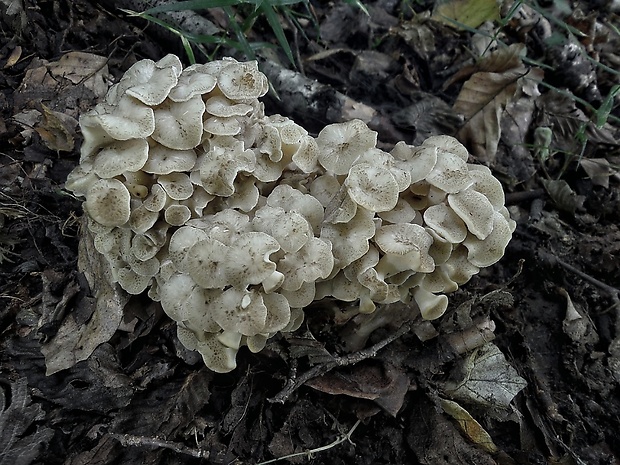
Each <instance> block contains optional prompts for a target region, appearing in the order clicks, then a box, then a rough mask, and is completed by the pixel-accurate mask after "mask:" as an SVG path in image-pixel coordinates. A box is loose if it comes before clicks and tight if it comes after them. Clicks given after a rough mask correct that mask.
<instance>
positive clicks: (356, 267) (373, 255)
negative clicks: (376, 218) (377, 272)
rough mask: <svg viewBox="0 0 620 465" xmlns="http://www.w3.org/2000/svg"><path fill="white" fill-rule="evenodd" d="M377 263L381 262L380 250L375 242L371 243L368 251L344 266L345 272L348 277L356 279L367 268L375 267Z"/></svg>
mask: <svg viewBox="0 0 620 465" xmlns="http://www.w3.org/2000/svg"><path fill="white" fill-rule="evenodd" d="M377 263H379V250H378V249H377V248H376V247H375V246H374V244H370V245H369V247H368V252H366V253H365V254H364V255H363V256H361V257H360V258H358V259H357V260H355V261H354V262H353V263H351V264H350V265H348V266H347V267H346V268H344V269H343V272H344V275H345V276H346V277H347V279H349V280H351V281H355V280H357V279H358V276H359V275H361V274H362V273H363V272H364V271H366V270H367V269H369V268H372V267H374V266H375V265H376V264H377Z"/></svg>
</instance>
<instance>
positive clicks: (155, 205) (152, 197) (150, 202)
mask: <svg viewBox="0 0 620 465" xmlns="http://www.w3.org/2000/svg"><path fill="white" fill-rule="evenodd" d="M167 200H168V194H166V191H165V190H164V188H163V187H162V186H161V185H160V184H153V185H152V186H151V191H150V193H149V194H148V195H147V196H146V198H145V199H144V201H143V202H142V205H143V206H144V208H146V209H147V210H150V211H152V212H159V211H161V210H163V209H164V207H165V206H166V201H167Z"/></svg>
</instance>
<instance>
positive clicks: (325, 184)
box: [309, 174, 341, 208]
mask: <svg viewBox="0 0 620 465" xmlns="http://www.w3.org/2000/svg"><path fill="white" fill-rule="evenodd" d="M340 187H341V185H340V182H339V181H338V179H337V178H336V177H335V176H332V175H330V174H324V175H322V176H318V177H317V178H316V179H315V180H314V181H312V183H310V186H309V190H310V195H312V197H314V198H315V199H317V200H318V201H319V202H320V203H321V205H323V207H325V208H327V206H328V205H329V203H330V202H331V201H332V199H333V198H334V196H335V195H336V194H337V193H338V192H339V191H340Z"/></svg>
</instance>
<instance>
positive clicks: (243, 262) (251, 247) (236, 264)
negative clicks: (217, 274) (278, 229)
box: [225, 232, 280, 288]
mask: <svg viewBox="0 0 620 465" xmlns="http://www.w3.org/2000/svg"><path fill="white" fill-rule="evenodd" d="M278 250H280V245H279V244H278V241H276V240H275V239H274V238H273V237H271V236H270V235H268V234H265V233H262V232H247V233H243V234H241V235H240V236H239V237H238V238H237V239H236V240H235V241H234V242H233V244H232V245H231V246H230V247H229V248H228V250H227V253H226V257H225V267H226V276H227V281H228V284H231V285H233V286H235V287H236V288H245V287H246V286H247V285H248V284H260V283H261V282H262V281H264V280H265V279H267V278H268V277H269V276H270V275H271V274H272V273H273V272H274V271H276V264H275V263H274V262H272V261H271V259H270V258H269V256H270V255H271V254H272V253H274V252H277V251H278Z"/></svg>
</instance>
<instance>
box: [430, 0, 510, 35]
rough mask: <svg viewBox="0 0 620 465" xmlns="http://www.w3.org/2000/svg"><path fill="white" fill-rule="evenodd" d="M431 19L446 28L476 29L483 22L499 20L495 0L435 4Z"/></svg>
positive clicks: (497, 6) (454, 1) (460, 0)
mask: <svg viewBox="0 0 620 465" xmlns="http://www.w3.org/2000/svg"><path fill="white" fill-rule="evenodd" d="M432 18H433V19H434V20H435V21H439V22H441V23H443V24H446V25H448V26H452V27H457V28H459V29H464V28H463V27H461V26H460V25H461V24H462V25H463V26H466V27H468V28H476V27H478V26H480V25H481V24H482V23H484V22H485V21H495V20H497V19H499V4H498V3H497V1H496V0H449V1H447V2H437V6H436V7H435V10H434V11H433V16H432Z"/></svg>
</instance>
